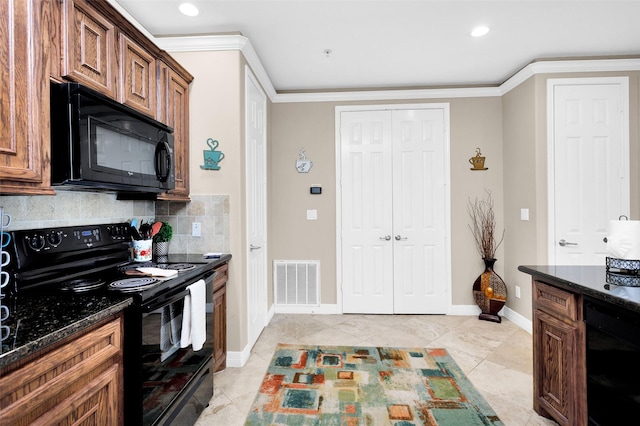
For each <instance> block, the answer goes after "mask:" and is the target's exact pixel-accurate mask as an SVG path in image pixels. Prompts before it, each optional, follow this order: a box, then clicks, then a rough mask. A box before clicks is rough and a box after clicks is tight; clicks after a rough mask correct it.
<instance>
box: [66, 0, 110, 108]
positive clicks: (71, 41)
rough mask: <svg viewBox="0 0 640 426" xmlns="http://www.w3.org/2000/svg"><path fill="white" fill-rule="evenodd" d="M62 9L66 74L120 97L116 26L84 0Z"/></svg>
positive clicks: (67, 4) (99, 90)
mask: <svg viewBox="0 0 640 426" xmlns="http://www.w3.org/2000/svg"><path fill="white" fill-rule="evenodd" d="M60 12H61V15H62V16H61V17H62V19H61V21H60V22H61V25H62V28H61V33H62V46H61V52H60V57H61V60H62V61H61V72H62V77H63V78H65V79H68V80H71V81H76V82H78V83H82V84H84V85H85V86H88V87H90V88H92V89H94V90H97V91H98V92H101V93H104V94H105V95H107V96H109V97H111V98H113V99H116V77H117V73H116V66H117V65H116V40H117V39H116V26H115V25H114V24H113V23H112V22H111V21H109V20H108V19H107V18H106V17H104V16H103V15H102V14H100V13H99V12H98V11H97V10H96V9H95V8H93V7H92V6H91V5H90V4H89V3H88V2H86V1H84V0H76V1H73V0H69V1H67V2H66V3H65V4H64V5H63V6H62V7H61V10H60Z"/></svg>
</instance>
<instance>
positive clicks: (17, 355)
mask: <svg viewBox="0 0 640 426" xmlns="http://www.w3.org/2000/svg"><path fill="white" fill-rule="evenodd" d="M230 259H231V255H230V254H223V255H221V256H220V257H219V258H209V259H208V258H205V257H204V256H203V255H202V254H188V255H187V254H172V255H169V256H168V257H166V259H154V260H158V261H161V262H171V263H181V262H190V263H210V264H211V268H212V269H214V268H216V267H217V266H218V265H221V264H223V263H225V262H228V261H229V260H230ZM132 303H133V298H132V297H131V296H130V295H126V294H118V293H108V294H104V293H99V292H98V293H86V294H68V293H66V294H19V295H18V296H17V297H5V298H3V299H0V304H1V305H2V306H3V307H2V308H0V309H2V311H3V316H2V322H1V324H0V331H1V332H2V335H1V337H2V346H1V351H0V369H2V368H5V367H7V366H9V365H11V364H12V363H14V362H16V361H18V360H20V359H21V358H23V357H25V356H27V355H30V354H33V353H35V352H37V351H39V350H41V349H43V348H46V347H47V346H49V345H51V344H53V343H55V342H58V341H60V340H62V339H64V338H65V337H67V336H70V335H72V334H74V333H76V332H78V331H81V330H83V329H85V328H87V327H89V326H91V325H93V324H95V323H97V322H99V321H101V320H103V319H105V318H108V317H109V316H111V315H115V314H118V313H119V312H120V311H122V310H124V309H125V308H126V307H127V306H129V305H131V304H132ZM7 311H8V313H9V314H8V318H5V313H6V312H7ZM125 333H126V329H125ZM5 334H6V336H5Z"/></svg>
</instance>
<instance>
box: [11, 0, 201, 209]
mask: <svg viewBox="0 0 640 426" xmlns="http://www.w3.org/2000/svg"><path fill="white" fill-rule="evenodd" d="M0 25H1V26H0V43H2V46H5V51H4V52H3V54H2V55H0V93H2V98H1V99H0V193H2V194H34V195H41V194H48V195H52V194H55V191H54V190H53V189H52V188H51V177H50V173H51V172H50V152H51V148H50V145H51V142H50V139H51V136H50V108H51V106H50V95H49V81H50V80H51V79H53V80H56V81H75V82H78V83H81V84H83V85H85V86H87V87H90V88H92V89H94V90H96V91H98V92H100V93H103V94H105V95H106V96H109V97H110V98H112V99H114V100H116V101H118V102H121V103H123V104H126V105H128V106H130V107H132V108H134V109H136V110H138V111H140V112H142V113H143V114H146V115H148V116H150V117H152V118H155V119H156V120H158V121H162V122H164V123H165V124H167V125H169V126H171V127H173V128H174V131H175V160H176V189H175V190H173V191H171V192H170V193H168V194H165V195H164V196H163V197H164V198H165V199H172V200H185V201H188V200H189V84H190V83H191V81H192V80H193V76H191V74H189V73H188V72H187V71H186V70H185V69H184V68H182V66H180V64H178V63H177V62H176V61H175V60H174V59H173V58H172V57H171V56H170V55H168V54H167V53H166V52H164V51H163V50H161V49H160V48H159V47H158V46H156V45H155V44H154V43H153V42H152V41H151V40H149V39H148V38H147V37H146V36H145V35H144V34H143V33H142V32H140V31H139V30H138V29H137V28H136V27H135V26H134V25H133V24H132V23H130V22H129V21H127V20H126V19H125V18H124V17H123V16H122V15H120V14H119V13H118V11H117V10H115V9H114V8H113V7H112V6H111V5H110V4H109V3H108V2H107V1H88V0H56V1H50V0H24V1H0Z"/></svg>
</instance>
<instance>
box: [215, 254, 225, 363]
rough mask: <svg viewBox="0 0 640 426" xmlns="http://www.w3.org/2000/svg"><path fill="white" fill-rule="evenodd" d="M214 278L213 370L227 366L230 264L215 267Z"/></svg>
mask: <svg viewBox="0 0 640 426" xmlns="http://www.w3.org/2000/svg"><path fill="white" fill-rule="evenodd" d="M215 271H216V276H215V278H214V279H213V364H214V369H213V371H216V372H217V371H220V370H224V369H225V368H226V366H227V280H228V277H229V275H228V271H229V265H228V264H227V263H225V264H224V265H221V266H219V267H218V268H216V269H215Z"/></svg>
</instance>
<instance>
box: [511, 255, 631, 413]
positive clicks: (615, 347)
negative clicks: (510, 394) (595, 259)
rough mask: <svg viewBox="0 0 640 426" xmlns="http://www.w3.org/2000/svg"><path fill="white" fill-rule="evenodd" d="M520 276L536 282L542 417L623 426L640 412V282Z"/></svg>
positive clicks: (562, 273)
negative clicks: (629, 417)
mask: <svg viewBox="0 0 640 426" xmlns="http://www.w3.org/2000/svg"><path fill="white" fill-rule="evenodd" d="M518 270H519V271H521V272H524V273H527V274H529V275H531V276H532V286H533V292H532V293H533V298H532V299H533V300H532V301H533V363H534V365H533V368H534V374H533V376H534V386H533V387H534V401H533V408H534V410H535V411H536V412H537V413H538V414H540V415H543V416H546V417H550V418H553V419H554V420H555V421H556V422H558V423H559V424H561V425H587V424H599V425H606V424H623V423H624V418H625V416H628V415H629V414H630V413H633V412H637V411H638V409H640V406H639V404H640V403H639V402H638V401H640V399H638V397H639V396H640V395H639V394H640V390H638V386H637V380H638V378H639V376H640V368H638V367H636V365H637V362H635V361H633V360H634V359H635V360H636V361H637V357H638V356H640V337H639V336H640V278H638V277H637V276H635V275H627V274H618V273H613V272H610V271H607V268H606V267H605V266H556V265H535V266H520V267H518ZM620 422H622V423H620Z"/></svg>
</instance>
